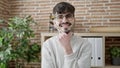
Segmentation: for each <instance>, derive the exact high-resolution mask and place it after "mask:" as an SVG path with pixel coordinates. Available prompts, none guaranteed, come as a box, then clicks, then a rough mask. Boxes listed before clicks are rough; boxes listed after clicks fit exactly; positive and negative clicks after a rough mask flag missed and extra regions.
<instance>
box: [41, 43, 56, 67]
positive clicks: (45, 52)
mask: <svg viewBox="0 0 120 68" xmlns="http://www.w3.org/2000/svg"><path fill="white" fill-rule="evenodd" d="M47 46H48V45H47V44H46V43H43V45H42V54H41V56H42V57H41V58H42V61H41V67H42V68H54V67H53V61H52V58H51V57H50V56H51V53H50V50H49V49H48V47H47Z"/></svg>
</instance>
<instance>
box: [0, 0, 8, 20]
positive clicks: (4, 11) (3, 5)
mask: <svg viewBox="0 0 120 68" xmlns="http://www.w3.org/2000/svg"><path fill="white" fill-rule="evenodd" d="M9 7H10V6H9V2H8V0H0V19H7V18H8V17H9V13H10V10H9Z"/></svg>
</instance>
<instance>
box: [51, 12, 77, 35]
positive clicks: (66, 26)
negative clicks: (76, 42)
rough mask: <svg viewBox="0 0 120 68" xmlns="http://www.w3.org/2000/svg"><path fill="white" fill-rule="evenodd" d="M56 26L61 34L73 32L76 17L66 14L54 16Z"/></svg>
mask: <svg viewBox="0 0 120 68" xmlns="http://www.w3.org/2000/svg"><path fill="white" fill-rule="evenodd" d="M54 17H55V18H54V20H53V22H54V26H55V28H56V29H57V30H58V31H59V32H60V33H61V32H65V33H69V32H70V31H72V29H73V26H74V21H75V20H74V15H73V14H71V13H65V14H57V13H56V14H55V15H54Z"/></svg>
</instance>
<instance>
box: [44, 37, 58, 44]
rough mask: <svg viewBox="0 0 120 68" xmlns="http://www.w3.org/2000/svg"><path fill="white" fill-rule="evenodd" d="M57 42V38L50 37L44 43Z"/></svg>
mask: <svg viewBox="0 0 120 68" xmlns="http://www.w3.org/2000/svg"><path fill="white" fill-rule="evenodd" d="M56 40H57V36H52V37H50V38H48V39H46V41H45V42H44V43H52V42H55V41H56Z"/></svg>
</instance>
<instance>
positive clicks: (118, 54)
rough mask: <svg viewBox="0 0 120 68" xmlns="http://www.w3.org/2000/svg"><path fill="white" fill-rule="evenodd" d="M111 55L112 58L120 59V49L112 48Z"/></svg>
mask: <svg viewBox="0 0 120 68" xmlns="http://www.w3.org/2000/svg"><path fill="white" fill-rule="evenodd" d="M110 54H111V56H112V58H116V57H119V58H120V48H118V47H111V48H110Z"/></svg>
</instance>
